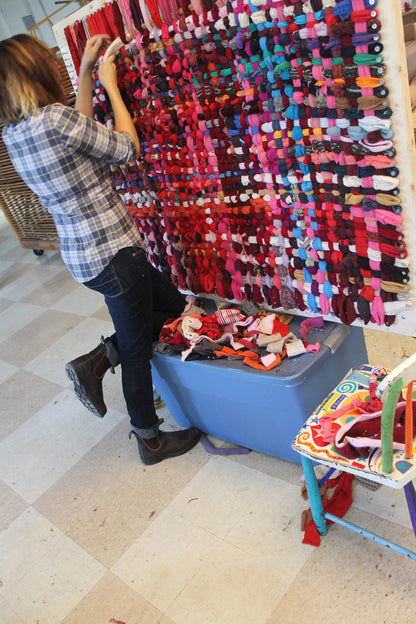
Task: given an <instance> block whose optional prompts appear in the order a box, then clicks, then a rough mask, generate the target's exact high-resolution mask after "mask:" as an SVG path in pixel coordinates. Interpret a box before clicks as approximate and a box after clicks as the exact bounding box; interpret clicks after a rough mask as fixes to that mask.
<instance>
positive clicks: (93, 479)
mask: <svg viewBox="0 0 416 624" xmlns="http://www.w3.org/2000/svg"><path fill="white" fill-rule="evenodd" d="M109 331H111V323H110V321H109V317H108V314H107V311H106V309H105V307H103V303H102V300H101V297H100V296H96V295H95V294H93V293H91V292H89V291H87V290H86V289H85V288H83V287H82V286H79V285H77V284H76V283H75V282H74V281H73V280H72V278H71V277H70V275H69V274H68V272H67V270H66V269H65V267H64V265H63V263H62V261H61V259H60V257H59V254H58V253H55V252H45V254H44V255H43V256H41V257H37V256H35V255H34V254H33V253H32V252H31V251H30V250H25V249H22V248H21V246H20V245H19V243H18V241H17V239H16V238H15V235H14V233H13V231H12V230H11V228H10V227H9V225H8V224H7V222H6V221H5V219H4V217H1V218H0V396H1V401H0V476H1V485H0V500H1V510H0V529H1V530H2V532H1V533H0V622H1V624H107V623H110V622H119V623H125V624H214V623H215V624H217V623H218V624H292V623H294V622H296V623H297V624H317V623H318V622H326V623H327V624H335V623H337V624H350V623H352V624H355V623H356V622H358V621H361V620H363V621H365V622H366V623H367V624H373V623H374V624H375V623H377V624H380V623H381V622H386V623H388V624H396V623H397V624H399V623H400V624H410V623H414V621H415V611H416V564H415V563H414V562H411V561H408V560H406V559H404V558H402V557H400V556H399V555H397V554H395V553H392V552H390V551H389V550H387V549H384V548H383V547H381V546H378V545H377V544H375V543H373V542H370V541H367V540H365V539H364V538H361V537H359V536H357V535H355V534H352V533H350V532H346V531H345V530H343V529H341V528H339V527H336V526H332V527H331V528H330V531H329V534H328V535H327V537H326V538H325V539H323V540H322V543H321V546H320V547H319V548H314V547H311V546H307V545H303V544H302V541H301V540H302V533H301V531H300V516H301V512H302V510H303V509H305V508H306V507H307V504H306V503H305V501H304V500H303V499H302V498H301V496H300V482H301V469H300V467H299V466H298V465H297V464H292V463H289V462H286V461H283V460H279V459H276V458H273V457H268V456H265V455H262V454H260V453H256V452H252V453H250V454H249V455H245V456H227V457H221V456H218V455H209V454H207V453H206V452H205V451H204V449H203V448H202V446H201V445H200V444H199V445H198V446H197V447H196V448H195V449H194V450H193V451H192V452H191V453H189V454H188V455H186V456H183V457H180V458H177V459H174V460H170V461H166V462H162V463H161V464H159V465H157V466H154V467H151V468H146V467H144V466H143V465H142V464H140V463H139V461H138V455H137V449H136V445H135V442H134V441H130V440H129V439H128V436H127V434H128V431H129V424H128V419H127V416H126V412H125V406H124V403H123V399H122V395H121V391H120V377H119V375H115V376H113V375H107V377H106V379H105V397H106V403H107V405H108V407H109V410H108V414H107V415H106V417H105V418H104V419H103V420H99V419H96V418H94V416H92V415H91V414H90V413H89V412H88V411H86V410H85V408H83V406H82V405H81V403H79V402H78V401H77V400H76V399H75V398H74V396H73V394H72V389H71V385H70V384H69V382H68V381H67V379H66V377H65V374H64V364H65V362H66V361H67V360H69V359H71V358H72V357H73V356H75V355H78V354H79V353H81V352H83V351H84V350H88V349H89V348H92V347H93V346H95V341H96V338H97V337H99V336H100V334H107V333H108V332H109ZM366 340H367V345H368V350H369V353H370V359H371V361H374V362H375V361H376V360H377V361H380V362H381V363H384V364H386V365H390V366H394V365H396V364H397V363H399V362H400V360H401V358H403V357H405V356H406V355H407V354H409V353H412V352H413V351H414V350H415V348H416V344H415V341H414V339H413V338H408V337H404V336H399V335H392V334H388V335H383V338H382V340H380V334H379V333H378V332H377V331H374V330H371V331H367V332H366ZM160 416H163V417H164V418H165V420H167V422H168V423H169V419H170V418H171V417H170V415H169V412H168V410H167V408H163V409H162V410H160ZM170 422H171V421H170ZM171 424H172V423H171ZM216 443H217V444H221V441H218V440H217V441H216ZM385 493H386V490H385V489H380V490H378V491H376V492H373V491H371V490H369V489H366V488H365V487H363V486H359V485H358V486H356V487H355V491H354V505H353V508H352V509H351V510H350V518H352V519H353V521H354V519H355V521H357V522H359V521H360V522H363V523H364V524H365V525H366V526H369V527H373V529H374V530H376V531H377V532H379V533H380V534H382V535H385V536H389V535H390V536H391V535H396V536H398V538H400V539H401V540H402V541H403V543H404V544H407V545H408V546H410V547H411V545H412V540H413V535H412V532H411V529H410V522H409V520H408V518H407V515H406V509H405V507H404V504H403V501H402V498H401V493H400V492H399V493H397V494H388V492H387V494H388V504H387V506H386V508H383V506H382V504H381V502H382V499H383V494H385Z"/></svg>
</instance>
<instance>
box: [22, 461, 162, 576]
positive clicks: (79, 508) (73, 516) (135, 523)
mask: <svg viewBox="0 0 416 624" xmlns="http://www.w3.org/2000/svg"><path fill="white" fill-rule="evenodd" d="M126 459H127V458H124V460H123V458H120V459H117V457H116V456H113V457H111V456H110V457H108V459H107V469H105V468H104V469H102V468H99V467H97V466H96V465H93V464H91V463H90V462H88V461H86V460H85V459H84V460H80V461H79V462H78V463H77V464H76V465H75V466H74V467H73V468H72V469H71V470H69V471H68V472H67V473H66V474H65V475H63V476H62V478H61V479H59V481H58V482H57V483H55V484H54V485H53V486H52V487H51V488H50V489H49V490H48V491H47V492H45V494H44V495H43V496H41V497H40V498H39V499H38V500H37V501H36V503H35V504H34V506H35V507H36V509H37V510H38V511H39V512H41V513H42V514H43V515H44V516H45V517H46V518H48V519H49V520H50V521H51V522H53V523H54V524H55V525H56V526H58V527H59V528H60V529H61V530H62V531H63V532H64V533H65V535H67V536H68V537H70V538H71V539H73V540H74V542H76V543H77V544H78V545H79V546H81V547H82V548H84V549H85V550H86V551H87V552H88V553H89V554H90V555H92V556H93V557H94V558H95V559H97V561H100V563H102V564H103V565H105V566H106V567H111V565H113V564H114V563H115V562H116V561H117V560H118V559H119V558H120V557H121V556H122V555H123V554H124V553H125V552H126V551H127V550H128V549H129V548H130V547H131V545H132V544H133V543H134V542H135V541H136V540H137V539H138V538H139V537H140V536H141V535H142V533H143V532H144V531H145V530H146V529H147V528H148V527H149V526H150V525H151V523H152V521H153V519H154V518H155V517H156V516H157V515H158V514H159V513H160V512H161V511H163V509H164V508H165V507H166V505H167V504H168V502H169V501H170V498H171V492H170V490H169V487H162V486H161V483H160V477H159V476H158V475H157V474H155V473H152V472H150V471H149V472H146V473H145V472H143V471H142V470H140V469H139V466H138V464H137V462H135V461H134V460H133V461H132V460H130V461H126ZM113 462H118V463H123V464H124V466H125V473H126V475H125V476H126V478H125V479H123V480H120V479H118V478H115V477H114V470H113V467H112V463H113ZM137 472H138V473H139V474H138V475H135V473H137ZM129 475H130V479H129V478H128V477H129ZM137 477H139V478H140V479H139V478H137Z"/></svg>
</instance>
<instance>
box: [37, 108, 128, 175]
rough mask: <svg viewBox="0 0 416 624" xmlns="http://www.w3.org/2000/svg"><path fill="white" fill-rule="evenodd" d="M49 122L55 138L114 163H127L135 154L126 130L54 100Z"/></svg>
mask: <svg viewBox="0 0 416 624" xmlns="http://www.w3.org/2000/svg"><path fill="white" fill-rule="evenodd" d="M49 122H50V128H51V132H53V133H54V134H55V138H56V139H57V140H58V141H59V142H62V143H63V144H65V146H67V147H71V148H72V149H74V151H77V152H83V153H84V154H88V155H89V156H93V157H95V158H97V159H100V160H101V161H103V162H108V163H115V164H127V163H129V162H132V161H133V160H135V158H136V156H137V151H136V146H135V143H134V141H133V139H132V137H131V136H130V135H129V134H128V133H127V132H122V133H120V132H115V131H114V130H109V129H108V128H106V127H105V126H103V124H101V123H99V122H98V121H95V120H94V119H90V118H89V117H87V116H86V115H83V114H82V113H80V112H79V111H77V110H75V109H72V108H68V107H66V106H62V105H60V104H55V105H54V106H52V107H51V119H50V121H49ZM57 129H58V133H57Z"/></svg>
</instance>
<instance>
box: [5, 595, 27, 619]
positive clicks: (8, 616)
mask: <svg viewBox="0 0 416 624" xmlns="http://www.w3.org/2000/svg"><path fill="white" fill-rule="evenodd" d="M0 622H7V624H25V622H24V621H23V620H22V619H21V618H20V617H19V616H18V615H17V613H15V612H14V611H13V610H12V609H11V608H10V606H9V605H8V604H7V602H6V601H5V600H4V599H3V598H2V597H1V596H0Z"/></svg>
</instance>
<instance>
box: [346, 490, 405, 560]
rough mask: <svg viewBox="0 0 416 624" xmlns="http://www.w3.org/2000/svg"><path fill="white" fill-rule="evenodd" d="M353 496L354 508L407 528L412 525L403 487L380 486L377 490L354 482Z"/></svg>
mask: <svg viewBox="0 0 416 624" xmlns="http://www.w3.org/2000/svg"><path fill="white" fill-rule="evenodd" d="M353 497H354V503H353V505H354V507H355V508H356V509H361V510H362V511H367V512H369V513H371V514H373V515H375V516H379V517H380V518H384V519H385V520H390V522H394V523H395V524H401V525H402V526H404V527H407V528H408V529H410V528H411V527H412V524H411V521H410V516H409V510H408V507H407V503H406V496H405V493H404V490H403V489H401V490H395V489H393V488H389V487H386V486H381V487H380V488H379V489H378V490H375V491H372V490H370V489H368V488H367V487H364V486H362V485H359V484H356V486H355V488H354V490H353ZM415 548H416V544H415Z"/></svg>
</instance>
